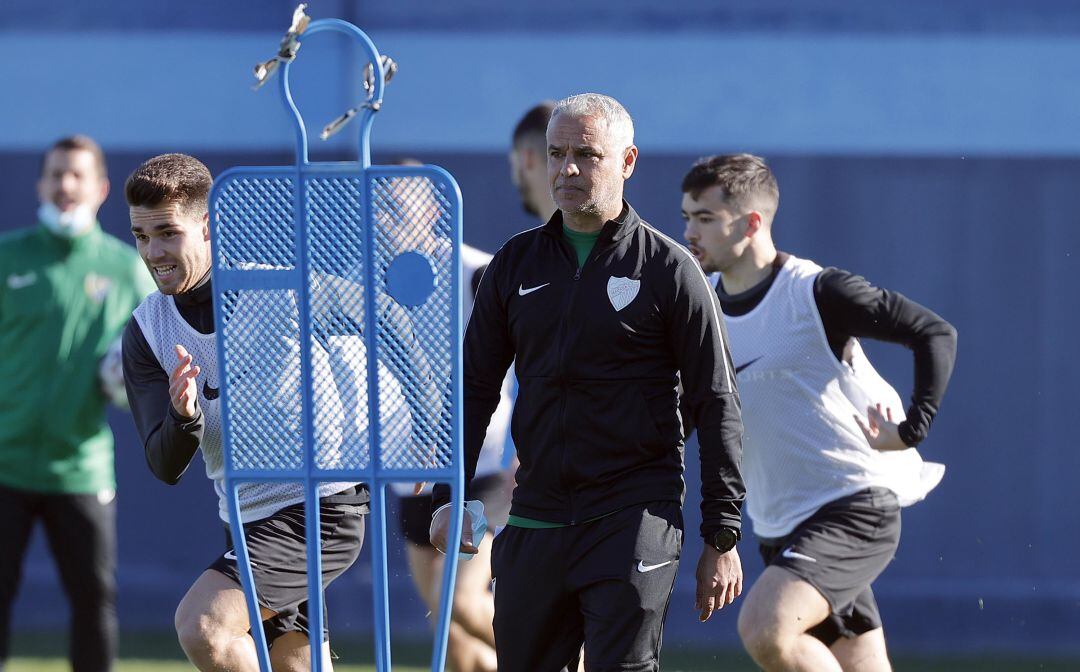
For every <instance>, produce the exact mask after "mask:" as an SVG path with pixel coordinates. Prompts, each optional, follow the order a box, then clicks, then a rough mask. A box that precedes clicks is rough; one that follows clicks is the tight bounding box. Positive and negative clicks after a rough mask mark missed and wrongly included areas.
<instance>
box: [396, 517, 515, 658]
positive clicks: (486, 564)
mask: <svg viewBox="0 0 1080 672" xmlns="http://www.w3.org/2000/svg"><path fill="white" fill-rule="evenodd" d="M405 548H406V554H407V556H408V559H409V569H410V572H411V574H412V577H413V582H414V583H415V584H416V589H417V592H419V593H420V596H421V597H423V599H424V603H425V604H426V605H427V607H428V609H429V610H430V611H431V612H432V614H436V613H438V610H439V598H440V597H441V596H442V578H443V574H442V571H443V558H444V556H443V555H442V554H441V553H439V552H438V551H436V550H435V548H434V547H432V546H431V545H430V544H428V545H427V546H426V547H425V546H418V545H417V544H413V543H411V542H409V543H406V546H405ZM478 556H480V557H476V558H473V559H472V560H470V561H468V562H459V563H458V577H457V583H456V584H455V586H454V611H453V619H452V621H451V624H450V633H449V637H448V641H447V659H448V663H449V666H450V668H451V669H452V670H453V671H454V672H493V671H494V670H495V669H496V668H497V664H496V656H495V641H494V640H495V631H494V627H493V626H492V621H493V619H494V615H495V604H494V600H492V598H491V593H490V592H489V591H488V585H489V584H490V581H491V580H490V576H491V569H490V568H491V537H490V535H488V539H487V541H486V543H483V544H481V545H480V553H479V554H478ZM477 563H480V564H477ZM474 565H475V566H474ZM479 591H482V593H480V594H478V593H479ZM485 599H486V602H487V604H486V605H485V604H484V601H485ZM477 603H479V604H477ZM485 607H486V618H487V622H486V624H485V623H484V622H483V619H484V618H485V615H484V612H485ZM474 612H479V615H477V614H476V613H474ZM463 617H464V618H463ZM463 620H464V621H465V622H464V623H463V622H462V621H463ZM485 625H486V628H484V627H483V626H485ZM470 630H471V631H470ZM477 630H479V633H478V634H480V635H481V636H480V637H477V636H475V635H474V634H473V631H477ZM485 630H486V633H485ZM484 635H486V637H487V638H488V639H484V638H483V637H484Z"/></svg>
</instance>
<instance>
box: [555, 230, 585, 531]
mask: <svg viewBox="0 0 1080 672" xmlns="http://www.w3.org/2000/svg"><path fill="white" fill-rule="evenodd" d="M558 244H559V246H560V247H561V248H562V250H563V252H566V253H567V254H568V255H569V257H568V259H567V261H569V262H570V264H571V265H572V266H574V267H575V269H574V277H573V280H574V284H572V285H571V286H570V291H569V292H567V294H566V300H565V301H564V302H563V310H562V314H563V316H564V318H565V316H567V315H568V314H569V312H570V308H571V307H572V306H573V305H574V297H575V295H576V294H577V288H578V284H577V281H578V280H580V279H581V269H582V266H584V264H583V265H582V266H578V265H577V263H576V262H577V255H576V253H575V252H574V250H573V249H571V248H570V244H569V243H568V242H566V239H565V238H560V239H559V241H558ZM586 261H588V259H586ZM568 322H569V320H567V319H563V320H561V321H560V323H559V337H558V341H557V343H558V346H557V348H556V351H555V352H556V356H557V361H558V369H557V371H558V374H559V386H560V387H561V388H562V389H561V390H560V392H559V480H560V481H561V482H562V487H563V490H564V491H565V492H566V497H567V500H568V502H569V504H570V524H571V525H576V524H577V512H576V510H575V506H574V490H573V488H572V487H570V484H569V483H568V481H567V471H568V469H567V463H568V460H567V446H566V395H567V394H568V392H569V385H568V384H567V381H566V360H565V352H566V330H567V326H566V325H567V323H568Z"/></svg>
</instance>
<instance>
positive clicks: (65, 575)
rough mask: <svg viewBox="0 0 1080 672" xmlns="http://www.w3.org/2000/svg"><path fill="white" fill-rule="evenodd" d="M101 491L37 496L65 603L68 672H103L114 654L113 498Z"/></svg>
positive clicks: (114, 535) (114, 524)
mask: <svg viewBox="0 0 1080 672" xmlns="http://www.w3.org/2000/svg"><path fill="white" fill-rule="evenodd" d="M107 494H108V497H104V496H103V497H101V498H99V497H98V495H97V494H78V495H63V494H57V495H46V496H44V498H43V500H42V502H43V509H42V521H43V522H44V525H45V535H46V538H47V539H48V542H49V548H50V549H51V550H52V554H53V557H54V558H55V559H56V566H57V569H58V570H59V573H60V581H61V583H62V584H63V586H64V592H65V593H67V596H68V600H69V601H70V603H71V643H70V646H71V651H70V658H71V667H72V670H73V671H74V672H107V671H108V670H111V669H112V666H113V661H114V660H115V659H116V640H117V625H116V501H115V499H114V498H113V496H112V493H111V492H110V493H107Z"/></svg>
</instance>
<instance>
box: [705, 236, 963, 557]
mask: <svg viewBox="0 0 1080 672" xmlns="http://www.w3.org/2000/svg"><path fill="white" fill-rule="evenodd" d="M821 270H822V269H821V267H820V266H818V265H817V264H815V263H813V262H811V261H806V260H803V259H798V258H796V257H791V258H789V259H788V260H787V262H786V263H785V264H784V267H783V268H781V269H780V271H779V273H778V274H777V276H776V279H775V281H774V282H773V284H772V287H770V288H769V291H768V293H767V294H766V295H765V298H764V299H762V301H761V303H759V304H758V305H757V306H756V307H755V308H754V309H753V310H752V311H750V312H749V313H747V314H746V315H742V316H727V315H725V317H724V319H725V321H726V323H727V330H728V335H729V338H730V343H731V352H732V357H733V359H734V361H735V366H736V369H737V371H738V385H739V396H740V398H741V400H742V419H743V426H744V434H743V476H744V478H745V479H746V492H747V512H748V514H749V516H750V519H751V520H752V521H753V523H754V532H755V533H756V534H757V535H758V536H759V537H782V536H784V535H786V534H788V533H790V532H791V531H792V530H793V529H794V528H795V527H796V526H797V525H798V524H799V523H801V522H802V521H803V520H805V519H807V518H808V517H810V516H811V515H812V514H813V513H814V512H815V511H816V510H817V509H818V508H820V507H821V506H822V505H824V504H826V503H828V502H831V501H833V500H836V499H839V498H841V497H845V496H847V495H850V494H853V493H855V492H858V491H859V490H862V489H864V488H868V487H872V486H880V487H885V488H888V489H890V490H892V491H893V492H895V493H896V495H897V497H898V499H899V500H900V503H901V505H903V506H908V505H910V504H913V503H915V502H917V501H919V500H921V499H922V498H924V497H925V496H926V494H927V493H928V492H929V491H930V490H931V489H933V488H934V487H935V486H936V485H937V484H938V482H940V480H941V477H942V475H943V474H944V470H945V468H944V466H942V465H939V464H934V463H924V462H923V461H922V458H921V457H920V456H919V453H918V451H916V450H915V449H914V448H910V449H908V450H904V451H897V452H890V453H881V452H878V451H876V450H874V449H872V448H870V445H869V444H868V443H867V442H866V438H865V437H864V436H863V434H862V431H861V430H860V429H859V426H858V425H857V424H855V419H854V415H855V414H856V413H858V414H859V415H860V416H862V417H865V416H866V409H867V406H868V405H870V404H876V403H880V404H882V406H888V407H889V408H891V409H892V411H893V418H894V419H895V420H896V421H897V422H899V421H900V420H902V419H903V417H904V410H903V409H904V406H903V404H902V402H901V401H900V397H899V395H897V393H896V390H894V389H893V388H892V386H890V385H889V384H888V383H887V382H886V381H885V380H884V379H883V378H882V377H881V376H880V375H878V372H877V371H876V370H875V369H874V367H873V366H872V365H871V364H870V361H869V360H868V359H867V358H866V356H865V354H864V353H863V350H862V347H861V346H860V345H859V343H858V342H857V341H853V346H852V352H851V363H850V364H849V363H847V362H841V361H838V360H837V358H836V356H835V355H834V354H833V352H832V349H831V348H830V347H829V342H828V340H827V338H826V336H825V328H824V327H823V326H822V323H821V316H820V314H819V313H818V309H817V303H816V302H815V300H814V281H815V279H816V278H817V275H818V274H819V273H820V272H821ZM715 277H716V276H714V279H715Z"/></svg>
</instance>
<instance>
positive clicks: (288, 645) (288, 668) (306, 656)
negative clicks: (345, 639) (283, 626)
mask: <svg viewBox="0 0 1080 672" xmlns="http://www.w3.org/2000/svg"><path fill="white" fill-rule="evenodd" d="M322 646H323V657H322V659H323V666H322V668H323V672H334V664H333V663H332V662H330V642H323V645H322ZM270 666H271V667H273V668H274V672H311V643H310V642H309V641H308V636H307V633H303V632H296V631H291V632H286V633H285V634H283V635H281V636H280V637H278V638H277V639H275V640H274V645H273V646H272V647H270Z"/></svg>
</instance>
